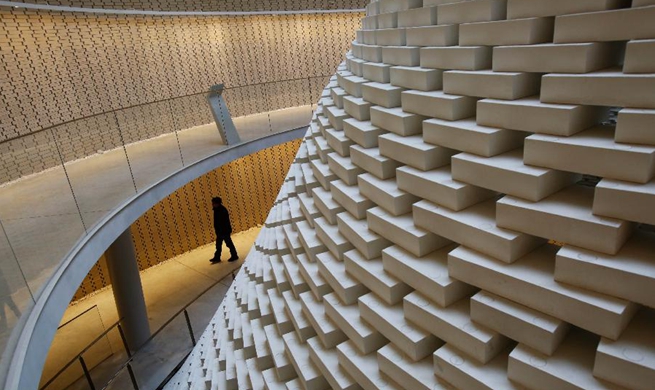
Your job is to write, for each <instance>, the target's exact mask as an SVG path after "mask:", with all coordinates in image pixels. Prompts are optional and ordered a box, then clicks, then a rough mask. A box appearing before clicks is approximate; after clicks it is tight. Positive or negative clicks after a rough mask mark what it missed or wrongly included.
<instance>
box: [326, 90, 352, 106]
mask: <svg viewBox="0 0 655 390" xmlns="http://www.w3.org/2000/svg"><path fill="white" fill-rule="evenodd" d="M346 95H348V94H347V93H346V90H345V89H343V88H341V87H338V88H332V89H331V90H330V96H331V97H332V101H333V102H334V104H335V105H336V106H337V107H339V108H343V97H344V96H346Z"/></svg>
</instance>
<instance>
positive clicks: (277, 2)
mask: <svg viewBox="0 0 655 390" xmlns="http://www.w3.org/2000/svg"><path fill="white" fill-rule="evenodd" d="M21 2H22V3H33V4H49V5H64V6H72V7H86V8H113V9H139V10H155V11H228V12H234V11H285V10H288V11H298V10H306V9H310V10H311V9H353V8H355V9H358V8H364V6H365V5H366V3H367V2H368V1H366V0H264V1H262V0H184V1H180V0H131V1H119V0H25V1H21Z"/></svg>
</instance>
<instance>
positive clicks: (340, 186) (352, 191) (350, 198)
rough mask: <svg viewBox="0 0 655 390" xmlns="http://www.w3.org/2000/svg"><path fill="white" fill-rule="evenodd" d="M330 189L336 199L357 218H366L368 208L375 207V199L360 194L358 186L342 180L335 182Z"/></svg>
mask: <svg viewBox="0 0 655 390" xmlns="http://www.w3.org/2000/svg"><path fill="white" fill-rule="evenodd" d="M330 191H331V192H332V197H333V198H334V200H336V201H337V202H338V203H339V204H340V205H341V206H343V207H344V208H345V209H346V210H347V211H348V212H349V213H350V214H351V215H352V216H354V217H355V218H357V219H364V218H366V210H368V209H370V208H371V207H375V203H374V202H373V201H371V200H370V199H368V198H367V197H365V196H364V195H362V194H360V192H359V188H358V187H357V186H355V185H353V186H349V185H346V184H345V183H344V182H342V181H341V180H337V181H335V182H333V183H332V187H331V189H330Z"/></svg>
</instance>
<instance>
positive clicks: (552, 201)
mask: <svg viewBox="0 0 655 390" xmlns="http://www.w3.org/2000/svg"><path fill="white" fill-rule="evenodd" d="M593 199H594V190H593V188H589V187H584V186H578V185H574V186H570V187H567V188H565V189H563V190H561V191H559V192H557V193H555V194H553V195H550V196H548V197H547V198H545V199H543V200H541V201H539V202H536V203H535V202H530V201H526V200H522V199H519V198H514V197H511V196H506V197H504V198H502V199H501V200H499V201H498V203H497V205H496V225H498V226H499V227H503V228H506V229H513V230H517V231H521V232H525V233H528V234H532V235H535V236H537V237H543V238H546V239H549V240H555V241H558V242H565V243H569V244H571V245H575V246H579V247H582V248H586V249H590V250H594V251H598V252H602V253H608V254H616V253H617V252H618V251H619V249H621V246H623V244H624V243H625V241H626V240H627V239H628V237H629V236H630V235H631V234H632V230H633V228H634V225H633V224H631V223H629V222H626V221H622V220H619V219H614V218H599V217H596V216H594V215H593V214H592V210H591V206H592V203H593Z"/></svg>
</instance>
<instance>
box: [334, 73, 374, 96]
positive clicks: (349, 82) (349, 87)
mask: <svg viewBox="0 0 655 390" xmlns="http://www.w3.org/2000/svg"><path fill="white" fill-rule="evenodd" d="M368 82H369V80H367V79H365V78H363V77H359V76H349V77H344V78H343V81H342V82H340V83H339V84H340V85H341V88H343V89H344V90H345V91H346V92H348V94H350V95H353V96H355V97H362V84H364V83H368Z"/></svg>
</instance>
